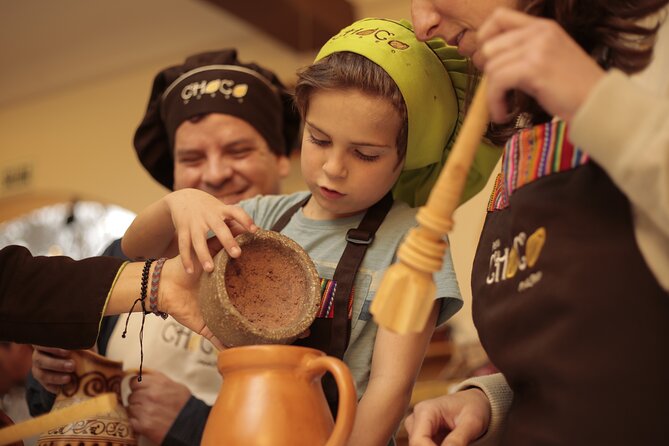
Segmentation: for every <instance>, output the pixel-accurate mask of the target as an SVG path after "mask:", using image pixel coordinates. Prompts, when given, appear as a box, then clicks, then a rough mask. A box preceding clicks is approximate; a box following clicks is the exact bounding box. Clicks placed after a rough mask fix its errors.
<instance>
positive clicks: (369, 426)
mask: <svg viewBox="0 0 669 446" xmlns="http://www.w3.org/2000/svg"><path fill="white" fill-rule="evenodd" d="M438 312H439V305H438V304H437V305H435V306H434V309H433V310H432V313H431V314H430V319H429V321H428V323H427V324H426V328H425V329H424V330H423V331H422V332H421V333H417V334H409V335H399V334H396V333H393V332H391V331H388V330H385V329H384V328H382V327H379V331H378V333H377V335H376V341H375V343H374V355H373V357H372V370H371V374H370V378H369V384H368V385H367V390H366V391H365V393H364V395H363V396H362V399H361V400H360V403H359V405H358V411H357V414H356V417H355V425H354V426H353V433H352V434H351V438H350V439H349V441H348V444H349V445H351V446H353V445H355V446H361V445H377V446H378V445H386V444H388V441H389V440H390V438H391V437H392V435H393V433H394V432H395V430H396V429H397V427H398V426H399V423H400V421H401V420H402V417H403V416H404V414H405V413H406V410H407V407H408V406H409V402H410V401H411V392H412V390H413V386H414V383H415V381H416V377H417V376H418V372H419V370H420V366H421V364H422V363H423V358H424V357H425V352H426V350H427V346H428V344H429V342H430V338H431V337H432V332H433V331H434V326H435V323H436V321H437V314H438Z"/></svg>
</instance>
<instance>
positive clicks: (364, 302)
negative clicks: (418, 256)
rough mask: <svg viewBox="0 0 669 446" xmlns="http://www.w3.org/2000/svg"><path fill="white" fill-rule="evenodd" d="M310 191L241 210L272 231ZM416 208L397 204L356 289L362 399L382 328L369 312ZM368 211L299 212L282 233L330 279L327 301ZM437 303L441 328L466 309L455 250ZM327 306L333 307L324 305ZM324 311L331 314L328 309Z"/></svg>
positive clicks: (263, 199)
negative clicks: (350, 238) (315, 215)
mask: <svg viewBox="0 0 669 446" xmlns="http://www.w3.org/2000/svg"><path fill="white" fill-rule="evenodd" d="M307 195H308V192H298V193H295V194H291V195H267V196H257V197H255V198H252V199H249V200H245V201H242V202H241V203H240V206H241V207H242V208H243V209H244V210H245V211H246V212H247V213H248V214H249V215H250V216H251V217H252V218H253V220H254V222H255V224H256V225H257V226H258V227H261V228H264V229H271V227H272V226H273V225H274V223H275V222H276V221H277V220H278V219H279V218H280V217H281V215H283V214H284V212H285V211H286V210H287V209H288V208H290V207H291V206H293V205H294V204H295V203H298V202H300V201H301V200H303V199H304V198H305V197H306V196H307ZM416 211H417V209H415V208H410V207H409V206H408V205H406V204H405V203H402V202H399V201H396V202H395V203H394V204H393V207H392V208H391V210H390V211H389V212H388V215H387V216H386V218H385V220H384V222H383V223H382V224H381V227H380V228H379V229H378V231H377V232H376V236H375V238H374V242H373V243H372V244H371V245H370V247H369V248H368V249H367V252H366V254H365V258H364V260H363V262H362V264H361V265H360V269H359V270H358V274H357V275H356V278H355V283H354V287H353V292H352V294H353V296H352V298H353V305H352V317H351V340H350V342H349V346H348V349H347V350H346V353H345V355H344V362H346V364H347V365H348V367H349V368H350V370H351V374H352V375H353V379H354V381H355V384H356V388H357V391H358V398H360V397H361V396H362V394H363V393H364V391H365V389H366V388H367V382H368V380H369V373H370V369H371V362H372V353H373V350H374V341H375V338H376V332H377V328H378V327H377V325H376V323H374V321H373V320H372V316H371V314H370V312H369V306H370V304H371V301H372V299H373V298H374V295H375V294H376V291H377V290H378V288H379V285H380V284H381V279H382V278H383V273H384V272H385V271H386V269H387V268H388V267H389V266H390V265H392V264H393V263H395V253H396V251H397V249H398V248H399V246H400V244H401V242H402V240H403V239H404V237H405V235H406V234H407V233H408V231H409V229H411V228H412V227H414V226H416V220H415V216H416ZM363 215H364V213H360V214H359V215H355V216H352V217H347V218H342V219H337V220H312V219H309V218H306V217H305V216H304V213H303V212H302V209H299V210H298V211H297V212H296V213H295V215H293V218H292V219H291V220H290V222H289V223H288V224H287V225H286V227H285V228H284V229H283V231H281V233H282V234H284V235H286V236H287V237H290V238H291V239H293V240H295V241H296V242H297V243H299V244H300V246H302V247H303V248H304V249H305V251H307V253H308V254H309V256H310V257H311V259H312V260H313V262H314V264H315V265H316V268H317V270H318V274H319V276H320V277H321V279H323V280H325V282H326V283H325V284H324V287H322V288H324V290H325V291H324V293H323V294H324V295H323V299H324V301H325V302H327V300H328V298H329V297H331V293H329V292H328V290H331V288H332V287H328V286H327V285H328V281H331V280H332V277H333V276H334V272H335V269H336V267H337V263H338V262H339V259H340V257H341V255H342V253H343V252H344V248H345V246H346V232H347V231H348V230H349V229H350V228H355V227H357V226H358V224H359V223H360V221H361V220H362V217H363ZM434 282H435V285H436V287H437V294H436V296H437V299H441V302H440V303H441V309H440V312H439V318H438V321H437V325H440V324H443V323H444V322H446V320H448V319H449V318H450V317H451V316H452V315H453V314H455V313H456V312H457V311H458V310H459V309H460V308H461V307H462V298H461V296H460V290H459V288H458V283H457V279H456V277H455V272H454V270H453V262H452V260H451V254H450V250H448V251H447V253H446V257H445V258H444V264H443V266H442V269H441V271H438V272H436V273H435V274H434ZM324 307H325V308H327V303H325V304H324ZM322 313H327V311H326V310H325V311H323V312H322Z"/></svg>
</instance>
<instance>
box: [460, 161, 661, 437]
mask: <svg viewBox="0 0 669 446" xmlns="http://www.w3.org/2000/svg"><path fill="white" fill-rule="evenodd" d="M505 156H506V155H505ZM493 196H494V195H493ZM473 271H474V273H473V275H472V292H473V298H474V300H473V316H474V322H475V324H476V327H477V329H478V332H479V335H480V338H481V342H482V343H483V345H484V347H485V350H486V351H487V352H488V354H489V356H490V359H491V360H492V362H493V363H494V364H495V365H496V366H497V367H498V368H499V369H500V370H501V371H502V372H503V373H504V375H505V376H506V378H507V380H508V382H509V385H510V386H511V388H512V389H513V391H514V399H513V403H512V405H511V409H510V412H509V414H508V418H507V425H506V428H505V430H504V432H503V436H502V441H501V444H502V445H507V446H524V445H527V446H543V445H555V446H558V445H559V446H566V445H569V446H579V445H583V446H593V445H606V446H614V445H621V446H623V445H625V446H630V445H635V446H657V445H661V444H669V430H668V429H667V424H668V422H669V386H667V377H669V293H667V292H666V291H665V290H663V289H662V288H661V287H660V285H659V284H658V282H657V280H656V279H655V277H654V276H653V275H652V273H651V272H650V270H649V269H648V267H647V265H646V263H645V261H644V259H643V257H642V255H641V252H640V251H639V248H638V246H637V243H636V241H635V238H634V226H633V221H632V216H631V211H630V204H629V202H628V200H627V198H626V197H625V196H624V195H623V194H622V193H621V192H620V191H619V190H618V189H617V188H616V186H615V185H614V184H613V183H612V181H611V180H610V178H609V177H608V176H607V175H606V173H605V172H604V171H603V170H602V169H601V168H600V167H599V166H597V165H596V164H595V163H593V162H587V163H586V164H584V165H581V166H579V167H575V168H572V169H567V170H563V171H561V172H558V173H553V174H550V175H548V176H545V177H543V178H539V179H536V180H534V181H532V182H530V183H529V184H525V185H523V186H522V187H520V188H519V189H517V190H516V191H515V192H514V193H513V194H512V195H511V196H510V198H509V199H508V207H506V208H504V209H501V210H493V211H492V212H489V213H488V215H487V218H486V222H485V226H484V229H483V233H482V236H481V239H480V242H479V246H478V249H477V254H476V257H475V260H474V269H473Z"/></svg>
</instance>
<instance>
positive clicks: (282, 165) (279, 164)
mask: <svg viewBox="0 0 669 446" xmlns="http://www.w3.org/2000/svg"><path fill="white" fill-rule="evenodd" d="M290 167H291V166H290V158H288V157H287V156H284V155H281V156H278V157H277V159H276V170H277V172H278V173H279V178H286V177H287V176H288V174H289V173H290Z"/></svg>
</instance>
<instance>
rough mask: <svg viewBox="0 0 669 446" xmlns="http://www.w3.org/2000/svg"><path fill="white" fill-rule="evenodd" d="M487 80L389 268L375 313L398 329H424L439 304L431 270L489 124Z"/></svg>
mask: <svg viewBox="0 0 669 446" xmlns="http://www.w3.org/2000/svg"><path fill="white" fill-rule="evenodd" d="M486 85H487V83H486V80H485V78H482V79H481V82H480V83H479V86H478V89H477V91H476V94H475V95H474V99H473V100H472V104H471V107H470V109H469V111H468V113H467V116H466V117H465V120H464V122H463V124H462V128H461V130H460V133H459V135H458V137H457V140H456V141H455V144H454V146H453V151H452V152H451V154H450V155H449V157H448V160H446V165H445V166H444V169H443V170H442V171H441V173H440V174H439V178H438V179H437V182H436V184H435V185H434V187H433V188H432V191H431V192H430V197H429V198H428V200H427V203H426V204H425V206H423V207H421V208H420V210H419V211H418V214H417V215H416V220H417V221H418V224H419V225H418V226H417V227H416V228H414V229H412V230H411V231H409V235H408V236H407V238H406V240H405V241H404V243H402V245H401V246H400V248H399V250H398V252H397V258H398V259H399V261H398V262H397V263H395V264H394V265H393V266H391V267H390V268H388V271H386V273H385V275H384V277H383V280H382V282H381V286H380V287H379V291H378V292H377V293H376V297H375V298H374V300H373V301H372V306H371V312H372V314H373V315H374V320H375V321H376V323H377V324H379V325H380V326H382V327H384V328H386V329H388V330H391V331H394V332H397V333H401V334H403V333H410V332H420V331H422V330H423V329H424V328H425V324H426V323H427V319H428V317H429V315H430V311H431V310H432V305H433V304H434V297H435V293H436V287H435V285H434V280H433V279H432V273H434V272H435V271H439V270H440V269H441V266H442V263H443V258H444V253H445V252H446V248H448V244H447V243H446V241H445V239H444V238H445V236H446V234H448V232H450V230H451V229H452V228H453V212H454V211H455V208H456V207H457V206H458V204H459V202H460V197H461V196H462V191H463V189H464V187H465V182H466V180H467V173H468V172H469V168H470V167H471V165H472V162H473V160H474V155H475V154H476V148H477V147H478V145H479V142H480V140H481V137H482V136H483V134H484V132H485V129H486V127H487V125H488V121H489V115H488V107H487V104H486Z"/></svg>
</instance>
